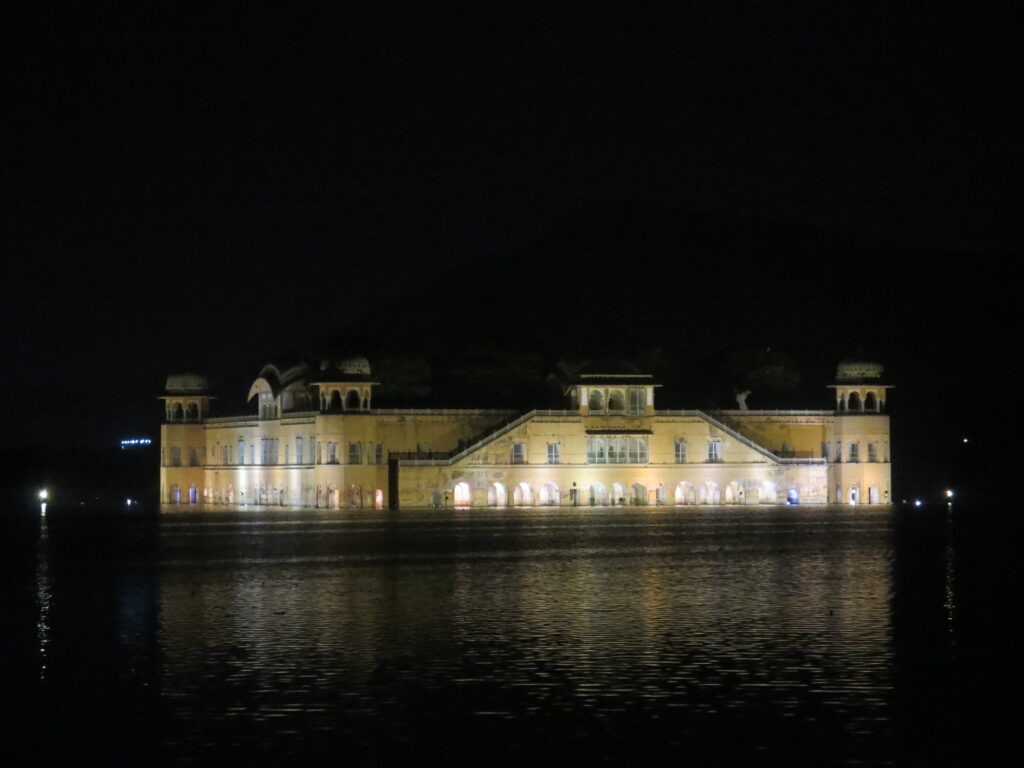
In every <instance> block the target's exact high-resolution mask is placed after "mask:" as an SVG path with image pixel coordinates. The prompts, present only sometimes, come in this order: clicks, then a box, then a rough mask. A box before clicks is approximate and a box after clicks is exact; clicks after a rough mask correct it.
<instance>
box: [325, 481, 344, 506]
mask: <svg viewBox="0 0 1024 768" xmlns="http://www.w3.org/2000/svg"><path fill="white" fill-rule="evenodd" d="M327 506H328V507H330V508H331V509H339V508H340V507H341V493H340V492H339V491H338V487H337V486H335V485H331V486H328V488H327Z"/></svg>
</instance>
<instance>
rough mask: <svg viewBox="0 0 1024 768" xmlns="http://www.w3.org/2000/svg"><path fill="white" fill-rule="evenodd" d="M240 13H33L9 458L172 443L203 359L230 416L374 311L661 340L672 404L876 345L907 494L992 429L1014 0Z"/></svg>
mask: <svg viewBox="0 0 1024 768" xmlns="http://www.w3.org/2000/svg"><path fill="white" fill-rule="evenodd" d="M212 5H213V6H216V7H211V8H204V10H203V11H202V12H201V13H199V14H191V13H189V12H186V11H183V10H181V9H179V8H178V7H176V5H175V4H164V5H162V6H161V7H160V8H152V7H142V8H140V7H138V6H137V5H136V4H123V5H119V4H116V3H114V4H110V3H105V4H102V6H103V7H102V8H99V9H98V8H92V7H89V4H85V7H80V6H71V7H68V8H60V9H58V8H55V7H52V6H50V7H42V6H41V4H24V7H23V8H22V9H21V10H16V11H13V12H11V11H5V12H4V18H3V23H2V25H0V26H2V27H3V28H4V31H3V32H2V35H3V50H4V62H5V63H4V67H3V68H2V73H0V78H2V83H3V107H2V113H3V116H4V117H3V163H2V169H0V173H2V180H3V181H2V193H3V209H2V234H3V241H2V242H3V250H4V253H5V260H4V263H5V266H4V279H3V282H2V286H3V287H2V292H3V293H2V299H3V300H2V312H3V315H2V321H3V328H4V346H5V352H6V357H7V360H8V371H7V373H6V375H5V377H4V379H5V380H4V383H3V389H4V394H3V397H4V402H5V406H6V408H5V411H6V414H7V415H5V424H6V425H7V430H8V434H7V439H6V440H5V443H6V444H7V446H8V448H9V449H10V448H11V447H14V446H18V445H24V444H31V443H39V444H49V443H50V442H51V441H53V440H54V439H55V436H56V435H57V434H58V425H59V424H60V423H61V422H62V421H63V420H68V421H69V422H70V423H71V424H72V425H73V426H74V427H75V428H76V430H77V433H78V435H79V437H78V438H76V439H77V440H78V441H79V442H80V443H81V444H82V445H97V446H100V445H109V444H113V443H116V440H117V439H118V438H119V437H121V436H124V435H127V434H136V433H146V434H151V435H152V436H153V437H156V430H157V425H158V423H159V418H160V415H161V414H160V408H161V406H160V403H159V402H158V401H157V400H156V399H155V398H156V397H157V396H159V394H160V393H161V390H162V388H163V384H164V380H165V378H166V376H167V374H168V373H170V372H172V371H175V370H182V369H184V368H192V369H196V370H201V371H203V372H205V373H207V374H209V375H210V376H211V378H212V379H213V380H214V381H215V383H217V384H218V385H219V387H220V388H219V391H218V394H219V395H220V396H221V398H222V400H223V401H224V403H225V405H224V407H225V408H226V409H227V410H228V411H229V412H234V410H237V409H236V407H235V406H234V405H227V404H228V403H232V404H234V403H236V402H237V403H240V402H241V400H242V399H243V398H244V395H245V393H246V390H247V386H248V383H249V382H250V381H251V380H252V379H253V378H255V376H256V374H257V373H258V371H259V368H260V366H261V365H262V364H263V363H264V362H267V361H270V360H279V359H284V357H285V356H287V355H289V354H293V353H302V352H307V351H308V350H310V349H311V348H313V347H315V346H317V345H320V344H323V343H325V342H327V341H329V340H332V339H338V338H343V337H348V338H356V339H365V340H367V341H366V343H367V344H368V345H369V346H371V347H372V348H373V349H387V350H392V351H393V350H403V351H405V352H411V353H417V352H422V353H423V354H424V355H428V356H429V357H430V359H431V361H432V363H433V365H434V366H435V368H436V367H443V365H444V363H445V362H446V360H447V359H448V358H447V356H448V354H449V353H450V355H451V358H452V359H454V358H458V357H459V356H460V354H463V353H465V350H467V349H479V348H481V347H489V348H492V349H506V348H507V349H510V350H514V351H515V353H516V354H519V353H522V352H523V350H529V349H536V350H537V351H538V352H539V353H542V357H543V364H544V365H545V366H550V365H552V364H553V362H555V361H557V360H559V359H561V358H562V357H581V356H587V355H591V356H593V355H601V356H603V357H618V356H622V357H628V358H630V359H642V358H643V357H644V355H648V358H649V356H650V355H651V354H653V352H652V350H654V351H656V352H657V354H658V355H660V356H661V359H663V360H664V359H667V360H669V361H670V364H669V366H668V367H669V368H670V369H671V370H672V371H673V376H674V377H675V378H674V379H673V381H675V382H676V383H677V384H678V386H676V388H675V389H674V390H671V389H670V388H669V387H668V386H666V387H665V388H664V390H663V391H662V392H661V393H660V394H659V397H661V398H663V399H664V401H665V405H671V406H673V407H705V406H708V407H710V406H726V407H727V406H730V405H732V404H733V403H732V402H729V396H728V392H729V391H730V387H732V386H733V382H731V381H727V380H726V379H727V378H728V376H727V375H726V374H725V373H723V371H726V370H728V366H726V365H724V364H723V361H724V360H728V359H730V357H732V356H735V354H737V353H747V354H754V352H753V351H754V350H768V349H772V350H775V352H774V354H776V355H783V356H784V357H785V359H786V360H789V361H791V362H792V364H793V365H794V366H795V368H797V369H798V370H799V371H800V372H801V374H802V382H803V385H802V386H805V388H801V389H799V390H796V391H793V392H791V393H790V394H792V400H793V401H794V402H791V404H792V405H793V406H794V407H809V408H820V407H827V406H828V404H829V402H830V401H829V394H828V392H827V390H825V389H824V386H825V385H826V384H828V383H829V382H830V377H831V375H832V372H833V371H834V366H835V363H837V362H838V361H839V360H840V359H842V358H844V357H849V356H862V357H867V358H873V359H878V360H880V361H881V362H883V363H884V364H885V365H886V368H887V377H888V378H889V379H890V381H891V383H894V384H895V385H896V386H897V389H896V390H894V392H893V394H892V396H891V409H892V411H893V414H894V416H893V418H894V424H893V433H894V436H893V444H894V449H893V450H894V459H895V462H896V464H895V466H896V467H897V479H896V483H897V494H900V493H902V492H904V491H906V492H908V493H910V492H930V491H931V490H932V489H934V488H935V487H937V485H938V484H942V483H946V482H951V481H953V480H956V479H957V478H956V477H954V474H955V473H957V472H959V473H963V472H964V471H966V470H963V469H957V470H955V471H954V470H951V469H950V468H951V467H954V466H957V465H959V466H961V467H964V466H969V465H971V462H968V463H967V464H961V463H960V461H959V459H957V458H956V457H958V456H959V457H961V458H963V457H962V455H961V453H957V452H958V451H960V452H962V451H963V446H962V438H963V437H964V436H968V437H969V438H970V439H971V440H972V441H973V442H972V443H971V445H972V446H975V445H976V446H979V448H978V450H984V448H985V445H986V442H987V441H988V442H989V444H991V441H993V440H996V439H997V438H998V435H999V432H1000V423H999V418H998V417H997V416H996V415H995V413H994V411H993V407H994V406H996V405H998V404H1000V403H1001V402H1002V398H1003V394H1002V390H1001V387H1003V386H1004V385H1005V386H1007V389H1008V392H1007V396H1010V393H1011V392H1012V389H1013V384H1012V382H1013V381H1015V380H1013V379H1011V378H1010V373H1009V371H1008V361H1009V360H1011V359H1012V357H1013V356H1014V354H1015V352H1016V349H1017V347H1018V346H1019V342H1018V333H1017V331H1018V327H1019V323H1018V322H1017V319H1016V307H1017V304H1018V303H1019V299H1018V290H1017V285H1018V284H1019V279H1018V278H1016V277H1011V272H1012V267H1013V265H1014V264H1015V262H1016V261H1017V260H1018V258H1019V256H1020V254H1021V250H1022V243H1024V232H1022V217H1021V191H1020V190H1021V168H1022V163H1021V159H1022V158H1021V152H1022V150H1021V136H1022V131H1021V128H1022V127H1024V126H1022V122H1024V121H1022V120H1021V117H1020V95H1021V87H1020V86H1021V82H1020V79H1019V76H1018V75H1017V71H1018V69H1020V68H1021V65H1022V62H1021V60H1020V59H1021V56H1020V51H1021V50H1022V49H1024V39H1022V34H1021V25H1020V23H1019V18H1018V16H1017V14H1015V13H1013V10H1014V8H1013V5H1012V4H1009V3H1007V4H1005V6H1003V7H1000V6H998V5H991V4H987V3H978V4H967V3H923V4H905V3H885V4H882V3H880V4H873V3H827V4H822V3H784V4H778V3H735V4H733V3H725V2H716V3H706V4H700V5H696V6H694V5H686V6H685V7H684V8H682V9H681V8H679V7H676V6H675V4H667V5H665V6H663V7H662V10H661V11H658V12H653V11H652V12H643V11H640V10H629V11H628V12H627V13H625V14H624V15H615V16H612V15H607V14H606V13H604V12H599V11H598V10H597V7H596V6H588V5H586V4H579V5H578V6H575V7H573V8H572V9H563V10H562V11H560V12H557V13H556V12H553V11H548V12H544V13H527V12H525V11H523V10H522V7H521V6H519V5H512V6H511V8H512V9H513V10H511V11H502V10H501V9H500V8H499V7H490V6H487V7H486V10H485V11H484V12H480V11H479V10H478V11H476V12H475V13H474V14H472V15H465V14H463V13H462V12H460V11H459V10H457V9H456V8H455V6H449V5H446V6H444V8H445V11H444V12H436V13H432V14H429V15H423V14H412V13H409V12H408V11H407V9H402V8H398V7H394V6H391V5H390V4H385V3H377V2H374V3H355V2H350V3H342V4H336V5H327V6H324V7H321V8H318V9H314V8H306V9H303V10H291V9H292V8H293V6H292V5H291V4H288V6H287V8H288V9H281V10H279V11H277V12H275V13H273V14H271V13H268V12H265V11H264V10H257V9H254V8H252V7H250V6H249V5H248V4H241V3H220V4H212ZM294 7H296V8H297V7H298V6H294ZM371 351H372V350H371ZM463 356H465V355H464V354H463ZM372 362H373V360H372V359H371V363H372ZM684 372H685V375H683V373H684ZM722 392H725V393H726V395H725V396H724V400H719V401H718V402H704V401H700V402H694V401H691V400H690V399H689V398H690V397H691V395H692V397H693V398H696V397H697V396H698V394H699V395H700V396H701V397H717V396H718V395H716V394H715V393H722ZM809 392H811V393H816V394H813V395H812V396H810V397H811V399H810V400H808V397H809V395H808V393H809ZM783 394H784V393H783ZM770 395H771V393H768V392H764V393H759V392H755V394H754V395H753V396H752V397H751V399H750V404H751V406H752V407H759V406H761V407H764V405H765V404H766V403H768V402H770V401H771V397H770ZM776 395H779V393H776ZM759 397H763V399H761V400H760V401H759V399H758V398H759ZM815 398H816V399H815ZM463 404H464V405H474V403H468V402H467V403H463ZM971 461H973V462H976V459H971ZM951 472H953V473H954V474H951Z"/></svg>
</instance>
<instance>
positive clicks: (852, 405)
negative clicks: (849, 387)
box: [849, 392, 864, 411]
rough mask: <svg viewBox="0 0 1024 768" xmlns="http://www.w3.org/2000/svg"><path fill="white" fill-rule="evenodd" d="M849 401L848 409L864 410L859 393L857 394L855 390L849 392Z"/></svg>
mask: <svg viewBox="0 0 1024 768" xmlns="http://www.w3.org/2000/svg"><path fill="white" fill-rule="evenodd" d="M849 401H850V402H849V409H850V410H851V411H863V410H864V406H863V404H862V403H861V401H860V395H859V394H857V393H856V392H851V393H850V398H849Z"/></svg>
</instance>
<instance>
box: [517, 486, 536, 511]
mask: <svg viewBox="0 0 1024 768" xmlns="http://www.w3.org/2000/svg"><path fill="white" fill-rule="evenodd" d="M512 503H513V504H515V506H517V507H528V506H530V505H531V504H533V491H531V490H530V486H529V485H527V484H526V483H519V485H517V486H516V487H515V490H513V491H512Z"/></svg>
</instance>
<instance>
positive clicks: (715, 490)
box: [700, 480, 722, 504]
mask: <svg viewBox="0 0 1024 768" xmlns="http://www.w3.org/2000/svg"><path fill="white" fill-rule="evenodd" d="M700 501H701V504H721V503H722V491H721V489H720V488H719V487H718V483H716V482H715V481H714V480H706V481H705V482H704V485H702V486H701V488H700Z"/></svg>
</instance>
